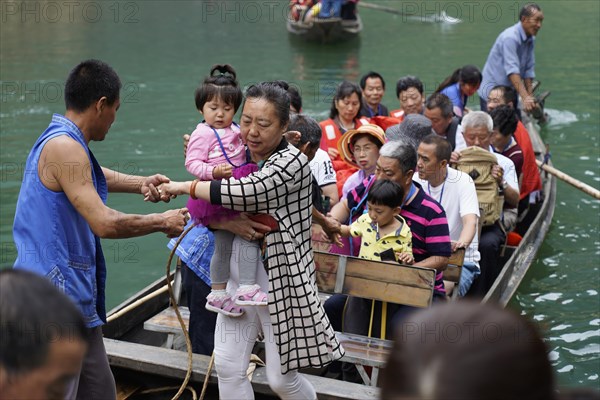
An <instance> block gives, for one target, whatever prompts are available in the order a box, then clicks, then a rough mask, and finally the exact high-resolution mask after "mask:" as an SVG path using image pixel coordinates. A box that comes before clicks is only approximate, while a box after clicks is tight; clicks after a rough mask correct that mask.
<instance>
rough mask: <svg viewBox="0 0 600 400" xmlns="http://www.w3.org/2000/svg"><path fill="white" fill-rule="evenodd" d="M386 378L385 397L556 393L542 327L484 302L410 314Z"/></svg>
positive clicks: (472, 398)
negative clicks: (538, 328) (542, 336)
mask: <svg viewBox="0 0 600 400" xmlns="http://www.w3.org/2000/svg"><path fill="white" fill-rule="evenodd" d="M465 371H469V372H468V373H465ZM380 377H381V381H382V385H381V398H382V399H393V398H411V399H431V400H442V399H461V400H480V399H489V400H500V399H529V400H546V399H547V400H552V399H555V398H556V395H555V393H554V374H553V371H552V365H551V363H550V361H549V360H548V350H547V348H546V345H545V344H544V341H543V340H542V338H541V336H540V334H539V332H538V331H537V329H536V327H535V326H534V325H533V324H532V323H530V322H529V321H528V320H527V319H525V317H523V316H520V315H518V314H516V313H514V312H513V311H510V310H508V309H502V308H500V307H499V306H498V305H494V304H490V303H485V304H482V303H481V302H478V301H469V300H461V301H459V302H454V303H447V304H440V305H437V306H434V307H431V308H428V309H426V310H423V311H418V312H415V313H413V314H411V315H410V316H408V317H407V318H406V319H405V320H403V322H402V323H401V324H400V325H398V326H396V329H395V336H394V345H393V348H392V351H391V353H390V357H389V359H388V363H387V365H386V367H385V369H384V371H383V372H382V374H381V376H380Z"/></svg>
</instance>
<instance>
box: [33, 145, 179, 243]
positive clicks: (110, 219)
mask: <svg viewBox="0 0 600 400" xmlns="http://www.w3.org/2000/svg"><path fill="white" fill-rule="evenodd" d="M49 165H52V166H53V168H46V166H49ZM38 171H39V172H40V177H41V180H42V183H43V184H44V185H45V186H46V187H47V188H48V189H50V190H53V191H55V192H60V191H62V192H64V193H65V195H66V196H67V197H68V198H69V201H70V202H71V204H72V205H73V206H74V207H75V209H77V211H78V212H79V213H80V214H81V216H83V218H84V219H85V220H86V221H87V222H88V224H89V225H90V227H91V229H92V231H93V232H94V233H95V234H96V235H98V236H99V237H102V238H128V237H134V236H142V235H146V234H149V233H152V232H164V233H166V234H167V235H169V236H173V235H179V234H180V233H181V232H182V231H183V227H184V226H185V219H186V217H185V214H186V212H187V211H186V210H185V209H177V210H169V211H166V212H164V213H162V214H149V215H137V214H124V213H121V212H119V211H116V210H113V209H111V208H109V207H107V206H106V205H105V204H104V203H103V202H102V200H101V199H100V196H99V195H98V193H97V192H96V189H95V187H94V184H93V180H92V174H91V166H90V163H89V159H88V157H87V154H86V153H85V151H84V149H83V148H82V147H81V145H80V144H79V143H77V142H76V141H74V140H73V139H71V138H69V137H66V136H59V137H56V138H54V139H51V140H50V141H48V143H47V144H46V145H45V146H44V149H43V150H42V154H41V156H40V161H39V165H38ZM42 171H43V172H44V173H41V172H42ZM111 179H114V176H113V177H112V178H111Z"/></svg>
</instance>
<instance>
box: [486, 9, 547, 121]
mask: <svg viewBox="0 0 600 400" xmlns="http://www.w3.org/2000/svg"><path fill="white" fill-rule="evenodd" d="M543 21H544V13H543V12H542V9H541V8H540V6H539V5H537V4H535V3H528V4H525V5H524V6H523V7H522V8H521V12H520V13H519V22H517V23H516V24H514V25H513V26H511V27H509V28H507V29H505V30H504V31H503V32H502V33H501V34H500V35H499V36H498V38H497V39H496V41H495V42H494V45H493V46H492V49H491V50H490V54H489V55H488V58H487V60H486V62H485V66H484V67H483V80H482V82H481V86H480V87H479V90H478V92H477V93H478V94H479V100H480V103H481V110H482V111H487V109H488V108H487V98H488V95H489V92H490V90H491V89H492V88H493V87H494V86H498V85H503V86H512V87H513V88H515V90H516V91H517V93H518V94H519V95H520V96H521V99H522V100H523V109H524V110H525V111H527V112H529V111H531V110H533V109H534V108H535V107H536V101H535V97H534V95H533V79H534V78H535V54H534V48H535V37H536V35H537V33H538V32H539V30H540V29H541V28H542V23H543ZM518 109H519V107H518V106H517V103H515V110H518Z"/></svg>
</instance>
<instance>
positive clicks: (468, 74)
mask: <svg viewBox="0 0 600 400" xmlns="http://www.w3.org/2000/svg"><path fill="white" fill-rule="evenodd" d="M482 79H483V76H482V75H481V71H480V70H479V68H477V67H476V66H475V65H465V66H464V67H462V68H459V69H457V70H455V71H454V72H453V73H452V75H450V76H449V77H447V78H446V79H444V81H443V82H442V83H441V84H440V86H438V88H437V89H436V92H441V91H442V90H444V89H446V88H447V87H448V86H450V85H454V84H455V83H456V82H460V83H461V84H469V85H479V84H480V83H481V80H482Z"/></svg>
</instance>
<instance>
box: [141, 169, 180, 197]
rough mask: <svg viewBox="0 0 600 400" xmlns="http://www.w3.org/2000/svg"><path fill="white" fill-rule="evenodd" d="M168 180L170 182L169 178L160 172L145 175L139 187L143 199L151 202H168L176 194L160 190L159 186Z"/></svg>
mask: <svg viewBox="0 0 600 400" xmlns="http://www.w3.org/2000/svg"><path fill="white" fill-rule="evenodd" d="M168 182H170V179H169V178H167V177H166V176H164V175H160V174H156V175H152V176H149V177H147V178H146V179H145V180H144V181H143V182H142V187H141V188H140V193H141V194H142V195H144V201H150V202H152V203H157V202H159V201H164V202H165V203H168V202H169V201H170V200H171V199H172V198H175V197H176V195H169V194H168V193H166V192H163V191H162V190H161V186H162V185H163V184H165V183H168Z"/></svg>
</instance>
